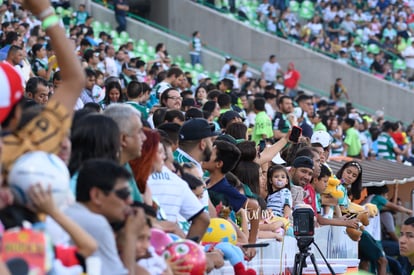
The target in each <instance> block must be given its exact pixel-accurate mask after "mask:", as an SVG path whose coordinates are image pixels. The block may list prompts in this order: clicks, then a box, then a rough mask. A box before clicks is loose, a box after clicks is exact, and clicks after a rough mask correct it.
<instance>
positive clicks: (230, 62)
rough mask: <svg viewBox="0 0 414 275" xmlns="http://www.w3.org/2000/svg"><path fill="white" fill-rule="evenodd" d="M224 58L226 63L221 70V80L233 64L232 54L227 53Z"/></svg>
mask: <svg viewBox="0 0 414 275" xmlns="http://www.w3.org/2000/svg"><path fill="white" fill-rule="evenodd" d="M224 59H225V62H224V65H223V67H222V68H221V70H220V80H221V79H223V78H225V76H226V74H228V72H229V70H230V66H231V65H233V59H232V58H231V57H230V56H228V55H226V56H225V57H224Z"/></svg>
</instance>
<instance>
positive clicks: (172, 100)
mask: <svg viewBox="0 0 414 275" xmlns="http://www.w3.org/2000/svg"><path fill="white" fill-rule="evenodd" d="M182 101H183V98H182V97H181V95H180V93H179V92H178V90H177V89H176V88H168V89H166V90H164V91H163V93H162V94H161V97H160V102H161V107H167V108H169V109H176V110H181V104H182Z"/></svg>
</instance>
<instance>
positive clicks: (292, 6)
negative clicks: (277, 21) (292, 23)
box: [289, 1, 300, 12]
mask: <svg viewBox="0 0 414 275" xmlns="http://www.w3.org/2000/svg"><path fill="white" fill-rule="evenodd" d="M289 8H290V10H291V11H292V12H298V11H299V8H300V5H299V3H298V2H296V1H289Z"/></svg>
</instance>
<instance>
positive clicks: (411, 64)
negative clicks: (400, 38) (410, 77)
mask: <svg viewBox="0 0 414 275" xmlns="http://www.w3.org/2000/svg"><path fill="white" fill-rule="evenodd" d="M402 56H403V57H404V58H405V64H406V65H407V67H408V68H411V69H414V48H413V46H408V47H407V48H405V50H404V51H403V52H402ZM408 56H411V57H408Z"/></svg>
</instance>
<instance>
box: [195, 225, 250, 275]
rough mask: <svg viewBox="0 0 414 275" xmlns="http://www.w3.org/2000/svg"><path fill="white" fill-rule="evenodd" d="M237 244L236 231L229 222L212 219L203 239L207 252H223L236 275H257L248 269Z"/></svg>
mask: <svg viewBox="0 0 414 275" xmlns="http://www.w3.org/2000/svg"><path fill="white" fill-rule="evenodd" d="M236 242H237V235H236V230H235V229H234V228H233V225H232V224H231V223H230V222H229V221H227V220H225V219H221V218H212V219H210V225H209V226H208V228H207V231H206V234H204V236H203V238H202V243H203V245H204V247H205V250H206V251H211V250H213V249H218V250H220V251H221V252H223V255H224V259H225V260H228V261H230V263H231V265H232V266H233V268H234V274H236V275H256V271H254V270H253V269H246V267H245V265H244V263H243V260H244V254H243V251H242V250H241V249H240V247H238V246H236V245H235V244H236Z"/></svg>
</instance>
